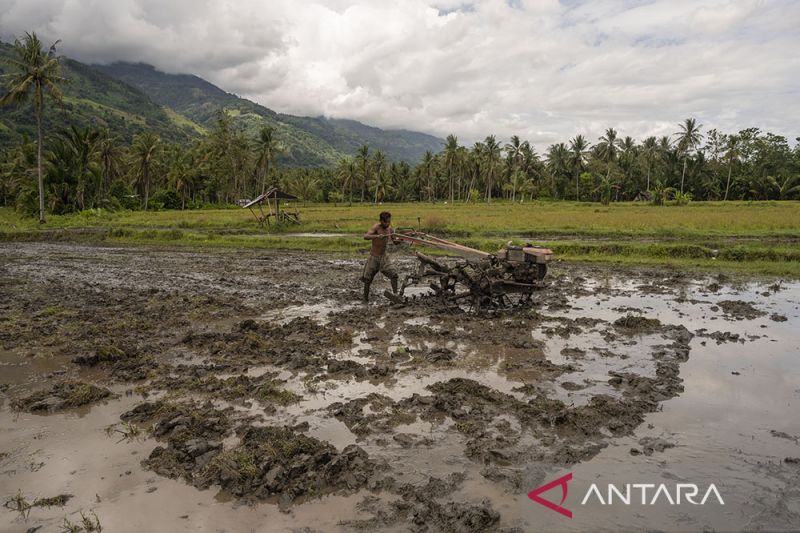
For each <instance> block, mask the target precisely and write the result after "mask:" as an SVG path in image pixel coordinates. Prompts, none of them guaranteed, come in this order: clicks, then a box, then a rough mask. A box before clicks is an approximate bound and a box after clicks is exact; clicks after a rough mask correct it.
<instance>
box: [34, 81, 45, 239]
mask: <svg viewBox="0 0 800 533" xmlns="http://www.w3.org/2000/svg"><path fill="white" fill-rule="evenodd" d="M35 98H36V137H37V139H38V142H37V146H36V170H37V172H38V174H39V176H38V178H39V224H44V223H45V218H44V177H43V176H42V111H43V110H42V88H41V87H40V86H37V87H36V96H35Z"/></svg>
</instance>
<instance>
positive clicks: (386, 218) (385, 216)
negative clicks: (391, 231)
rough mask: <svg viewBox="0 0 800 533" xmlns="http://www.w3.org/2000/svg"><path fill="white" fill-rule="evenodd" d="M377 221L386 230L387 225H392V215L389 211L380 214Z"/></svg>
mask: <svg viewBox="0 0 800 533" xmlns="http://www.w3.org/2000/svg"><path fill="white" fill-rule="evenodd" d="M379 219H380V221H381V226H383V227H384V228H388V227H389V224H391V223H392V214H391V213H390V212H389V211H384V212H383V213H381V214H380V216H379Z"/></svg>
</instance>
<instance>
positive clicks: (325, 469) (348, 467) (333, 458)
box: [192, 426, 379, 506]
mask: <svg viewBox="0 0 800 533" xmlns="http://www.w3.org/2000/svg"><path fill="white" fill-rule="evenodd" d="M378 470H379V469H378V468H377V467H376V465H375V463H373V462H372V461H370V459H369V456H368V455H367V452H365V451H364V450H363V449H361V448H360V447H359V446H356V445H354V444H353V445H350V446H347V447H346V448H345V449H344V450H342V451H341V452H338V451H337V450H336V448H334V447H333V446H332V445H331V444H329V443H326V442H322V441H319V440H317V439H315V438H313V437H308V436H306V435H303V434H301V433H297V432H296V431H294V430H293V429H291V428H288V427H272V426H267V427H248V428H246V429H245V430H244V432H243V434H242V440H241V443H240V444H239V445H238V446H236V447H234V448H231V449H230V450H225V451H222V452H221V453H219V454H217V455H216V456H215V457H214V458H213V459H212V460H211V461H210V462H209V463H208V464H207V466H205V467H203V468H201V469H200V470H199V471H193V472H192V478H193V479H194V482H195V485H196V486H198V487H200V488H206V487H208V486H210V485H211V484H217V485H219V486H221V487H222V488H223V489H225V490H227V491H228V492H230V493H231V494H232V495H234V496H236V497H238V498H245V499H265V498H268V497H270V496H275V495H277V496H279V497H280V503H281V505H282V506H286V505H289V504H291V503H292V501H294V499H295V498H297V497H299V496H314V495H319V494H322V493H325V492H330V491H333V490H336V489H350V490H355V489H358V488H360V487H363V486H365V485H369V486H370V487H371V488H376V487H377V486H378V485H379V478H378V476H376V472H377V471H378Z"/></svg>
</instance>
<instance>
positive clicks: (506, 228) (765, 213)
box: [0, 202, 800, 277]
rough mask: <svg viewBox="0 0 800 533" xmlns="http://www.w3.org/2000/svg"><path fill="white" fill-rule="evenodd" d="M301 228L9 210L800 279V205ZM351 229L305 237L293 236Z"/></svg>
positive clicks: (195, 235)
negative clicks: (441, 243) (402, 234)
mask: <svg viewBox="0 0 800 533" xmlns="http://www.w3.org/2000/svg"><path fill="white" fill-rule="evenodd" d="M299 209H300V212H301V219H302V221H303V223H302V224H301V225H300V226H296V225H292V226H280V227H275V226H273V227H271V228H261V227H259V226H258V225H257V224H256V222H255V220H254V219H253V217H252V214H251V213H250V212H249V211H248V210H246V209H238V208H235V209H213V210H198V211H159V212H147V213H145V212H141V211H120V212H109V211H103V210H93V211H86V212H83V213H78V214H74V215H68V216H51V217H50V218H49V219H48V224H46V225H45V226H44V227H40V226H39V224H38V223H37V221H36V220H35V219H32V218H22V217H20V216H19V215H18V214H17V213H16V212H14V211H12V210H10V209H7V208H3V209H0V240H7V241H11V240H69V241H75V240H79V241H80V240H83V241H103V242H108V243H113V244H133V245H137V244H155V245H171V246H199V247H228V248H278V249H290V250H319V251H336V252H361V251H364V250H366V249H367V247H368V243H367V242H366V241H364V240H363V239H361V238H360V235H361V234H363V233H364V232H365V231H366V229H367V228H368V227H369V226H370V225H371V224H372V223H374V221H375V219H376V218H377V214H378V212H380V211H381V210H384V209H387V210H390V211H391V212H392V213H393V219H394V220H393V222H394V225H395V226H396V227H412V226H413V227H421V229H423V230H425V231H429V232H431V233H435V234H438V235H443V236H449V237H451V238H453V239H455V240H457V241H458V242H461V243H463V244H466V245H468V246H473V247H476V248H480V249H482V250H485V251H490V252H492V251H495V250H497V249H498V248H500V247H501V246H502V245H503V244H504V243H505V242H507V241H509V240H513V241H515V242H518V243H523V242H526V241H532V242H535V243H537V244H542V245H544V246H547V247H550V248H552V249H553V251H554V252H555V254H556V258H557V259H568V260H575V261H597V262H615V263H626V264H647V265H659V264H660V265H672V266H675V267H677V268H684V267H691V268H712V269H730V270H740V271H744V272H752V273H764V274H770V275H781V276H789V277H800V202H725V203H723V202H693V203H691V204H690V205H687V206H664V207H657V206H651V205H643V204H639V203H618V204H612V205H610V206H601V205H599V204H588V203H571V202H530V203H526V204H522V205H520V204H509V203H504V202H497V203H492V204H491V205H485V204H480V205H463V204H457V205H445V204H436V205H432V204H428V203H423V204H392V205H382V206H372V205H366V206H360V205H359V206H353V207H346V206H338V207H334V206H332V205H329V204H322V205H308V206H302V205H300V206H299ZM297 232H303V233H315V232H320V233H342V234H346V235H345V236H336V237H326V238H319V237H298V236H293V235H289V233H297Z"/></svg>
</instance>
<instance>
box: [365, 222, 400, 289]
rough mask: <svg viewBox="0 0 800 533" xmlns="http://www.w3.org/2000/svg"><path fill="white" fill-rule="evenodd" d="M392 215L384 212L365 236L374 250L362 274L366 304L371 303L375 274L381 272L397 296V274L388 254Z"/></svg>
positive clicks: (391, 231) (392, 231)
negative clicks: (371, 285) (370, 297)
mask: <svg viewBox="0 0 800 533" xmlns="http://www.w3.org/2000/svg"><path fill="white" fill-rule="evenodd" d="M392 233H394V230H393V229H392V214H391V213H389V212H388V211H384V212H383V213H381V214H380V222H378V223H377V224H375V225H374V226H372V227H371V228H370V230H369V231H368V232H367V233H366V235H364V239H366V240H368V241H372V250H370V253H369V259H367V263H366V264H365V265H364V272H363V273H362V274H361V281H363V282H364V303H366V302H369V286H370V284H372V280H373V279H375V274H377V273H378V272H380V273H381V274H383V275H384V276H386V277H387V278H389V281H391V283H392V292H393V293H395V294H397V272H396V271H395V269H394V268H393V267H392V265H391V262H390V261H389V256H388V255H387V254H386V244H387V242H388V241H389V239H392V238H393V237H392Z"/></svg>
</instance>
